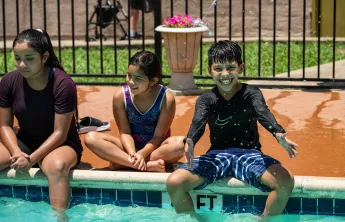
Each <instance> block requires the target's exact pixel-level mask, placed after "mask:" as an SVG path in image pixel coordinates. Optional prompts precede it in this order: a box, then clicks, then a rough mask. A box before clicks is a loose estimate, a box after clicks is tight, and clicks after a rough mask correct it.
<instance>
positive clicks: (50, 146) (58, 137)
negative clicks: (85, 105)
mask: <svg viewBox="0 0 345 222" xmlns="http://www.w3.org/2000/svg"><path fill="white" fill-rule="evenodd" d="M73 115H74V111H73V112H69V113H64V114H57V113H55V120H54V131H53V133H52V134H51V135H50V136H49V137H48V139H47V140H46V141H45V142H44V143H43V144H42V145H41V146H40V147H39V148H38V149H37V150H36V151H34V152H33V153H32V154H31V155H30V161H31V165H34V164H35V163H37V162H39V161H40V160H42V159H43V158H44V157H45V156H46V155H47V154H48V153H50V152H51V151H53V150H54V149H56V148H57V147H59V146H61V145H62V144H63V143H64V142H65V141H66V139H67V134H68V131H69V128H70V125H71V121H72V118H73Z"/></svg>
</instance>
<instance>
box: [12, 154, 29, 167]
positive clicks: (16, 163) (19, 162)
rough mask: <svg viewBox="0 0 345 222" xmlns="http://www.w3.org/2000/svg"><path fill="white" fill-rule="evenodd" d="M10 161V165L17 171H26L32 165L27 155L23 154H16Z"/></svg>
mask: <svg viewBox="0 0 345 222" xmlns="http://www.w3.org/2000/svg"><path fill="white" fill-rule="evenodd" d="M26 155H27V154H26ZM11 161H12V162H11V166H10V167H11V168H13V169H14V170H18V171H28V170H30V169H31V167H32V166H33V163H32V162H31V161H30V159H29V156H28V155H27V157H26V156H24V155H20V156H16V157H15V158H13V157H11Z"/></svg>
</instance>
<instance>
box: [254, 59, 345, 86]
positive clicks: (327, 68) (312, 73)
mask: <svg viewBox="0 0 345 222" xmlns="http://www.w3.org/2000/svg"><path fill="white" fill-rule="evenodd" d="M317 72H318V67H317V66H313V67H309V68H306V69H305V78H318V76H317ZM286 77H288V73H281V74H277V75H276V78H286ZM290 77H291V78H302V77H303V70H302V69H299V70H295V71H292V72H290ZM320 78H321V79H333V63H327V64H323V65H320ZM334 79H335V80H338V81H337V82H332V81H327V82H326V81H279V80H274V81H266V80H252V81H248V83H250V84H255V85H262V86H268V85H274V86H279V87H281V88H303V87H304V88H328V87H329V88H335V89H345V60H340V61H336V62H335V78H334ZM340 80H342V81H340Z"/></svg>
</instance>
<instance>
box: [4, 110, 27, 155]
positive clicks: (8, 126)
mask: <svg viewBox="0 0 345 222" xmlns="http://www.w3.org/2000/svg"><path fill="white" fill-rule="evenodd" d="M0 141H1V143H2V144H3V145H4V146H5V147H6V148H7V149H8V151H9V152H10V154H11V156H13V155H17V154H19V153H21V152H22V151H21V150H20V148H19V146H18V142H17V137H16V134H15V133H14V131H13V114H12V108H0Z"/></svg>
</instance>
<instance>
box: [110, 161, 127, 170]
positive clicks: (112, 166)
mask: <svg viewBox="0 0 345 222" xmlns="http://www.w3.org/2000/svg"><path fill="white" fill-rule="evenodd" d="M124 168H126V167H124V166H122V165H120V164H117V163H112V162H109V169H110V170H121V169H124Z"/></svg>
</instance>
